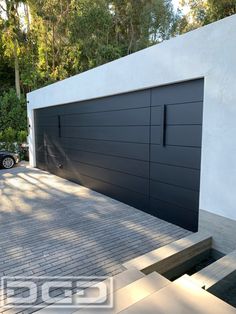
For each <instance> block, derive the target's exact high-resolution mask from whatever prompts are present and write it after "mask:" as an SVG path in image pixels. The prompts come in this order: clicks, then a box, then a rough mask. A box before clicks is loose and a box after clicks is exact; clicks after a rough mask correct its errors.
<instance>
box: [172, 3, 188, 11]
mask: <svg viewBox="0 0 236 314" xmlns="http://www.w3.org/2000/svg"><path fill="white" fill-rule="evenodd" d="M179 2H180V0H172V3H173V5H174V9H175V10H177V9H178V6H179ZM182 10H183V12H184V13H185V14H187V13H188V12H189V7H188V6H185V7H184V8H182Z"/></svg>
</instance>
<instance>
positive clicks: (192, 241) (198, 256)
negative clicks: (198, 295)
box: [123, 233, 212, 278]
mask: <svg viewBox="0 0 236 314" xmlns="http://www.w3.org/2000/svg"><path fill="white" fill-rule="evenodd" d="M211 245H212V237H211V236H210V235H206V234H202V233H194V234H191V235H189V236H187V237H185V238H182V239H180V240H177V241H174V242H172V243H170V244H168V245H165V246H163V247H161V248H158V249H156V250H153V251H151V252H149V253H147V254H144V255H142V256H140V257H137V258H134V259H132V260H130V261H129V262H127V263H124V264H123V265H124V267H126V268H130V267H131V268H136V269H138V270H140V271H142V272H143V273H145V274H149V273H151V272H153V271H156V272H158V273H159V274H162V275H164V276H166V277H168V278H169V277H171V276H172V274H171V272H172V270H174V272H175V274H176V272H179V273H181V272H184V269H185V268H186V269H187V268H189V267H191V265H194V264H196V262H197V261H198V260H202V259H203V258H204V256H207V255H208V254H209V251H210V250H211ZM178 267H180V269H179V270H178V269H177V268H178Z"/></svg>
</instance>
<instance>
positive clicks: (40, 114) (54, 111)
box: [35, 105, 66, 120]
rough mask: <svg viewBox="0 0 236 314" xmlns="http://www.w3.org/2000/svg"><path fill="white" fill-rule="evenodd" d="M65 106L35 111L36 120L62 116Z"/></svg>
mask: <svg viewBox="0 0 236 314" xmlns="http://www.w3.org/2000/svg"><path fill="white" fill-rule="evenodd" d="M65 109H66V107H65V105H58V106H52V107H45V108H40V109H36V110H35V117H36V119H37V120H38V119H41V118H45V117H49V116H56V115H61V114H64V112H65Z"/></svg>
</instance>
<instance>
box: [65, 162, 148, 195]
mask: <svg viewBox="0 0 236 314" xmlns="http://www.w3.org/2000/svg"><path fill="white" fill-rule="evenodd" d="M69 163H71V168H72V169H73V171H75V172H79V173H80V174H81V175H87V176H90V177H92V178H94V179H97V180H101V181H104V182H107V183H110V184H114V185H117V186H120V187H123V188H127V189H129V190H131V191H135V192H139V193H141V194H145V195H148V187H149V183H148V179H144V178H140V177H135V176H132V175H129V174H126V173H121V172H116V171H113V170H109V169H105V168H99V167H95V166H91V165H87V164H83V163H80V162H75V161H73V160H69Z"/></svg>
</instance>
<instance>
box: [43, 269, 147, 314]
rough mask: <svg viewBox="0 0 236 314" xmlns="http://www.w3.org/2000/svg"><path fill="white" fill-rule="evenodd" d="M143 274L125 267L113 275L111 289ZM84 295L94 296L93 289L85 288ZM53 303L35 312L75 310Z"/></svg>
mask: <svg viewBox="0 0 236 314" xmlns="http://www.w3.org/2000/svg"><path fill="white" fill-rule="evenodd" d="M144 277H145V275H144V274H143V273H142V272H140V271H139V270H137V269H135V268H130V269H127V270H125V271H123V272H122V273H119V274H117V275H115V276H114V277H113V291H114V292H115V291H117V290H119V289H122V288H123V287H125V286H127V285H129V284H130V283H132V282H135V281H136V280H138V279H141V278H144ZM103 283H105V284H106V285H109V284H110V283H109V280H105V281H104V282H103ZM86 296H87V297H88V296H90V297H94V290H93V289H90V288H88V289H86ZM63 300H65V299H62V301H61V302H63ZM61 302H58V305H59V304H60V303H61ZM54 306H55V304H54V305H53V306H47V307H45V308H43V309H41V310H39V311H37V313H39V314H56V313H58V314H71V313H74V312H76V311H77V309H76V308H71V309H70V308H60V307H57V308H55V307H54Z"/></svg>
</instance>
